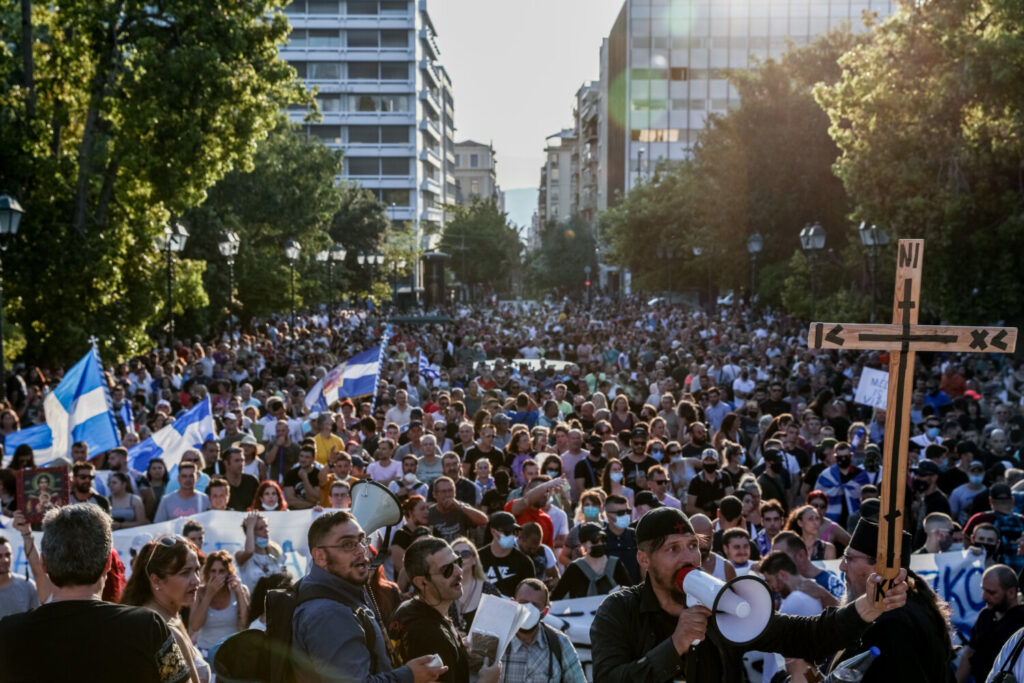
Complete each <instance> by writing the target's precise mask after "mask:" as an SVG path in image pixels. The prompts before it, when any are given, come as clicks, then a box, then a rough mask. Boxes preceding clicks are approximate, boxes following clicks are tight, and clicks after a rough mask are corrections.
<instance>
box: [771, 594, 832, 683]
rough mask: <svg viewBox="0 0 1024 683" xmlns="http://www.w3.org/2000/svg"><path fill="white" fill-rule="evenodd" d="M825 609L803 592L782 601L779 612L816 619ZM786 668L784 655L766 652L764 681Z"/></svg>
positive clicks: (788, 596) (790, 595)
mask: <svg viewBox="0 0 1024 683" xmlns="http://www.w3.org/2000/svg"><path fill="white" fill-rule="evenodd" d="M823 609H824V608H823V607H822V606H821V602H819V601H818V600H817V599H816V598H812V597H811V596H810V595H808V594H807V593H804V592H803V591H793V592H792V593H790V594H789V595H787V596H786V597H784V598H783V599H782V604H781V605H779V612H780V613H781V614H792V615H793V616H797V617H816V616H818V615H819V614H821V612H822V610H823ZM785 668H786V660H785V658H783V657H782V655H780V654H777V653H773V652H765V653H764V671H763V673H762V676H763V679H762V680H766V681H769V680H771V678H772V676H774V675H775V673H776V672H777V671H783V670H785Z"/></svg>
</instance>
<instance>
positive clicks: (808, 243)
mask: <svg viewBox="0 0 1024 683" xmlns="http://www.w3.org/2000/svg"><path fill="white" fill-rule="evenodd" d="M800 246H801V247H803V250H804V251H805V252H806V253H807V258H808V260H809V261H810V262H811V318H814V317H815V308H816V304H817V296H818V292H817V278H816V275H817V273H816V272H815V271H816V270H817V268H816V266H817V262H818V252H819V251H821V250H822V249H824V248H825V228H823V227H821V223H819V222H818V221H814V223H813V224H811V223H809V224H807V225H805V226H804V228H803V230H801V231H800Z"/></svg>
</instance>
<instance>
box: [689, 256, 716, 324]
mask: <svg viewBox="0 0 1024 683" xmlns="http://www.w3.org/2000/svg"><path fill="white" fill-rule="evenodd" d="M702 254H704V247H694V248H693V255H694V256H696V257H697V258H700V257H701V255H702ZM704 266H705V268H706V270H707V292H706V294H707V303H708V312H709V313H714V312H715V301H714V296H713V295H712V292H711V252H710V251H709V252H708V253H707V256H705V257H704Z"/></svg>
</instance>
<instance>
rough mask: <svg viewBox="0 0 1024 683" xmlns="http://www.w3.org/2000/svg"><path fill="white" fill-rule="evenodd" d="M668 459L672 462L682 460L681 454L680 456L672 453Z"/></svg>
mask: <svg viewBox="0 0 1024 683" xmlns="http://www.w3.org/2000/svg"><path fill="white" fill-rule="evenodd" d="M669 459H670V460H671V461H672V462H682V461H683V456H681V455H673V456H672V457H671V458H669Z"/></svg>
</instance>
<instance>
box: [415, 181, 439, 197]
mask: <svg viewBox="0 0 1024 683" xmlns="http://www.w3.org/2000/svg"><path fill="white" fill-rule="evenodd" d="M420 189H421V190H423V191H424V192H433V193H434V194H436V195H439V194H441V183H439V182H437V180H435V179H434V178H424V179H423V182H422V183H420Z"/></svg>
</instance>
